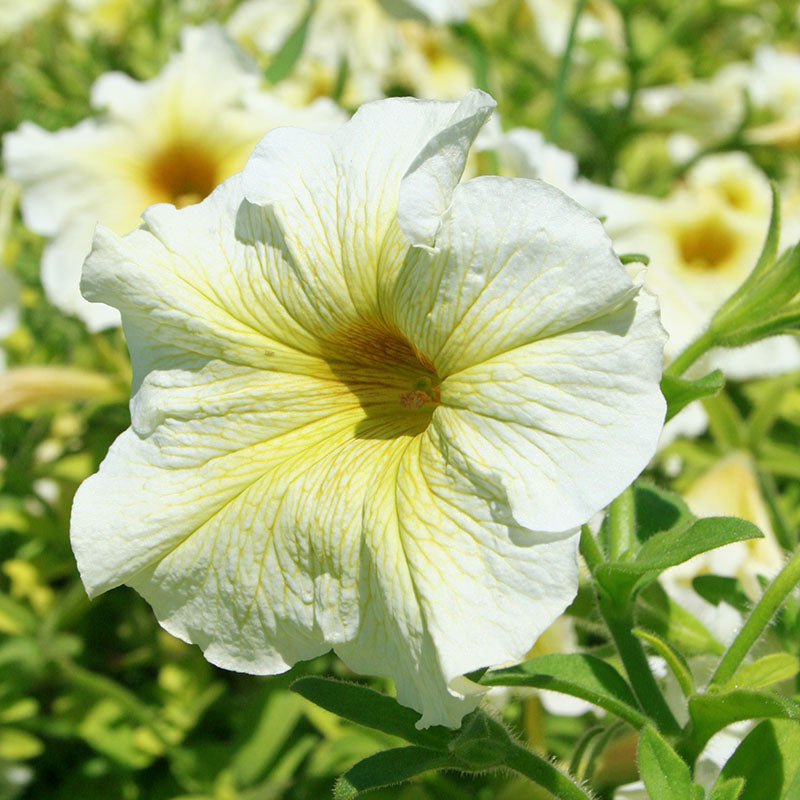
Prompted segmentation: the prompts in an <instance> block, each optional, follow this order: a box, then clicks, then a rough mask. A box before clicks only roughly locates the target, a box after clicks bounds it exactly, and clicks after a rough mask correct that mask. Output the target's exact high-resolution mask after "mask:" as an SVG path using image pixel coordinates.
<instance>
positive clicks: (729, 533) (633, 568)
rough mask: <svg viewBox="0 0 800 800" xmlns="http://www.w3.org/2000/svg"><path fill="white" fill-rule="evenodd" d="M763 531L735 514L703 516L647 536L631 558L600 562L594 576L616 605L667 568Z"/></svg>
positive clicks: (760, 535) (760, 534)
mask: <svg viewBox="0 0 800 800" xmlns="http://www.w3.org/2000/svg"><path fill="white" fill-rule="evenodd" d="M763 536H764V534H763V533H761V531H760V530H759V529H758V528H757V527H756V526H755V525H753V523H752V522H748V521H747V520H743V519H737V518H736V517H704V518H703V519H698V520H696V521H695V522H694V523H692V524H691V525H689V526H688V527H680V526H678V527H675V528H672V529H671V530H668V531H662V532H660V533H656V534H654V535H653V536H651V537H650V538H649V539H648V540H647V541H646V542H645V543H644V544H643V545H642V547H641V549H640V550H639V552H638V554H637V555H636V558H635V559H634V560H633V561H612V562H609V563H606V564H601V565H600V566H599V567H597V569H596V570H595V576H596V577H597V580H598V582H599V583H600V584H601V585H602V587H603V589H604V590H605V591H606V592H607V593H608V594H609V595H611V597H613V598H614V599H615V600H616V602H617V603H618V604H622V603H623V602H624V600H625V598H626V597H627V596H628V595H629V594H631V593H634V592H635V591H636V590H637V589H640V588H642V587H643V586H646V585H647V584H648V583H650V582H651V581H653V580H655V579H656V577H658V574H659V573H660V572H663V571H664V570H665V569H667V568H668V567H674V566H675V565H676V564H682V563H683V562H684V561H688V560H689V559H690V558H693V557H694V556H696V555H699V554H700V553H704V552H706V551H707V550H713V549H714V548H716V547H722V546H723V545H726V544H730V543H731V542H739V541H741V540H742V539H755V538H763Z"/></svg>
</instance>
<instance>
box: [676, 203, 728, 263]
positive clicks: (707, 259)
mask: <svg viewBox="0 0 800 800" xmlns="http://www.w3.org/2000/svg"><path fill="white" fill-rule="evenodd" d="M678 249H679V251H680V254H681V258H682V259H683V262H684V264H685V265H686V266H687V267H689V268H690V269H696V270H701V271H704V272H711V271H713V270H716V269H719V268H720V267H721V266H722V265H723V264H724V263H725V262H726V261H727V260H728V259H729V258H730V257H731V256H732V255H733V253H734V252H735V250H736V233H735V232H734V231H733V230H732V229H731V228H730V227H729V226H728V225H727V224H726V223H725V222H724V221H723V220H721V219H720V218H719V217H707V218H705V219H701V220H699V221H698V222H695V223H693V224H691V225H687V226H686V227H685V228H683V229H681V231H680V232H679V234H678Z"/></svg>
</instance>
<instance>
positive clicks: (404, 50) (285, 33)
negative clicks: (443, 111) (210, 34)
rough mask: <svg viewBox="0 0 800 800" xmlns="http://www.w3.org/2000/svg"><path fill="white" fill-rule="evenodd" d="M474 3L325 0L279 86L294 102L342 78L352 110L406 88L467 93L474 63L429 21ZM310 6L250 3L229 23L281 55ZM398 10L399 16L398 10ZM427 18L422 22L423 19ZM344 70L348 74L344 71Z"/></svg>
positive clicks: (428, 93) (236, 33) (246, 39)
mask: <svg viewBox="0 0 800 800" xmlns="http://www.w3.org/2000/svg"><path fill="white" fill-rule="evenodd" d="M477 4H478V2H476V0H473V2H472V3H469V2H467V1H466V0H395V2H390V1H389V0H386V2H380V0H318V2H316V3H315V5H314V8H313V12H312V14H311V17H310V20H309V24H308V27H307V29H306V33H305V37H304V40H303V50H302V53H301V55H300V58H299V59H298V61H297V63H296V64H295V65H294V67H293V69H292V72H291V74H290V75H289V76H288V77H286V78H284V79H283V80H282V81H281V82H280V83H279V84H278V85H277V86H276V87H275V91H276V92H278V93H279V94H280V96H281V97H283V98H285V99H287V100H289V101H291V102H294V103H300V102H307V101H308V100H309V99H312V98H314V97H317V96H320V95H327V94H331V93H332V92H333V91H334V88H335V87H336V84H337V82H338V81H339V79H340V77H342V75H343V76H344V78H345V80H344V85H343V87H342V93H341V101H342V103H344V105H346V106H348V107H353V106H357V105H359V104H360V103H363V102H365V101H367V100H375V99H377V98H380V97H383V96H384V95H385V94H386V93H387V91H388V90H396V89H397V87H402V88H403V89H405V90H406V91H409V92H411V93H413V94H414V95H416V96H418V97H431V98H453V97H460V96H461V95H463V94H464V92H466V91H467V89H468V88H469V87H470V86H471V85H472V82H473V74H472V70H471V69H470V67H469V64H468V61H467V59H466V58H465V57H463V56H462V55H459V54H458V53H457V51H456V48H455V46H454V41H453V37H452V35H451V34H450V32H449V31H448V30H446V29H445V28H444V27H433V26H431V25H430V24H428V23H426V22H425V21H424V18H425V17H426V16H427V17H428V18H429V19H432V20H433V21H444V20H453V19H459V18H463V17H464V16H465V15H466V13H467V11H468V10H469V6H470V5H477ZM307 12H308V6H307V5H306V4H304V3H286V2H284V0H248V2H245V3H242V5H240V6H239V7H238V8H237V9H236V11H235V12H234V13H233V14H232V15H231V18H230V20H229V21H228V25H227V28H228V30H229V31H230V32H231V35H232V36H233V37H234V38H235V39H237V41H239V42H240V43H241V44H242V45H243V46H245V47H246V48H247V49H249V50H252V51H255V52H258V53H262V54H264V55H268V56H273V55H275V53H277V52H278V50H279V49H280V48H281V46H282V45H283V44H284V43H285V42H286V40H287V39H288V38H289V36H290V35H291V34H292V32H293V31H295V30H297V29H298V28H299V27H300V26H301V25H302V23H303V19H304V17H305V14H306V13H307ZM390 12H391V13H390ZM420 17H422V19H421V18H420ZM343 69H344V72H343Z"/></svg>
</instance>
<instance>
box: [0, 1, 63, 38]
mask: <svg viewBox="0 0 800 800" xmlns="http://www.w3.org/2000/svg"><path fill="white" fill-rule="evenodd" d="M55 4H56V0H0V41H3V40H6V39H8V38H9V37H11V36H13V35H14V34H15V33H18V32H19V31H21V30H22V29H23V28H24V27H25V26H26V25H28V24H29V23H30V22H32V21H33V20H35V19H36V18H37V17H41V16H42V15H43V14H45V13H47V11H49V10H50V9H51V8H52V7H53V6H54V5H55Z"/></svg>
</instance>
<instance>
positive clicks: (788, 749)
mask: <svg viewBox="0 0 800 800" xmlns="http://www.w3.org/2000/svg"><path fill="white" fill-rule="evenodd" d="M726 784H728V785H735V786H741V785H742V784H744V786H743V789H740V790H739V792H740V793H739V794H738V796H737V795H732V794H731V793H730V791H729V794H728V796H734V797H738V800H762V799H763V798H767V797H775V798H781V800H794V798H796V797H798V796H799V793H800V725H798V724H797V722H789V721H787V720H781V719H768V720H764V721H763V722H761V723H759V724H758V725H756V727H755V728H753V730H751V731H750V733H749V734H747V736H746V737H745V738H744V740H743V741H742V743H741V744H740V745H739V747H737V748H736V752H735V753H734V754H733V755H732V756H731V758H730V759H729V761H728V762H727V763H726V764H725V766H724V767H723V768H722V771H721V772H720V775H719V778H718V779H717V783H716V784H715V786H714V792H717V791H719V792H721V787H722V786H724V785H726ZM731 791H732V790H731ZM712 796H713V795H712Z"/></svg>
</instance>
